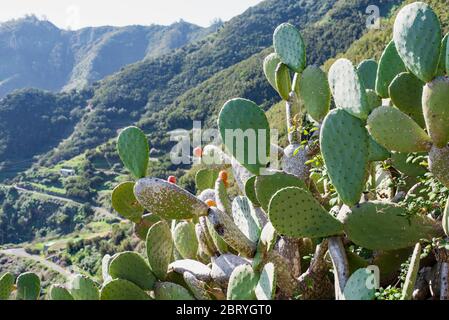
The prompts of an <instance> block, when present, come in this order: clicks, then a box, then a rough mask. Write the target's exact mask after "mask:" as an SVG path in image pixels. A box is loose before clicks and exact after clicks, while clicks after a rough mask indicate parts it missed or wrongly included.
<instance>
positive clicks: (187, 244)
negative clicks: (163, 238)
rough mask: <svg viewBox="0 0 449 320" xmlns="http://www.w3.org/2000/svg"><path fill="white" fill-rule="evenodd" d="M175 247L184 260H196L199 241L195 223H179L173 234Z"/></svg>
mask: <svg viewBox="0 0 449 320" xmlns="http://www.w3.org/2000/svg"><path fill="white" fill-rule="evenodd" d="M173 240H174V243H175V247H176V249H177V250H178V252H179V253H180V255H181V256H182V257H183V258H184V259H194V258H196V254H197V252H198V239H197V238H196V233H195V224H194V223H193V222H187V221H182V222H179V223H178V224H177V225H176V227H175V230H174V232H173Z"/></svg>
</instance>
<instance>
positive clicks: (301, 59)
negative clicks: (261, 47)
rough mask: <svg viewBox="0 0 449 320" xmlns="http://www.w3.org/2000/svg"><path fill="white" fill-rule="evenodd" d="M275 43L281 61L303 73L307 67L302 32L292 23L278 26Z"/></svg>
mask: <svg viewBox="0 0 449 320" xmlns="http://www.w3.org/2000/svg"><path fill="white" fill-rule="evenodd" d="M273 45H274V49H275V50H276V53H277V54H278V56H279V58H280V59H281V61H282V62H283V63H284V64H286V65H287V66H288V67H289V68H290V69H292V70H294V71H295V72H297V73H301V72H302V71H303V70H304V68H305V67H306V46H305V44H304V41H303V39H302V36H301V33H300V32H299V30H298V29H296V27H295V26H293V25H292V24H290V23H283V24H281V25H280V26H279V27H277V28H276V30H275V31H274V35H273Z"/></svg>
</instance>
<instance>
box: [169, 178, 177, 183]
mask: <svg viewBox="0 0 449 320" xmlns="http://www.w3.org/2000/svg"><path fill="white" fill-rule="evenodd" d="M167 182H169V183H172V184H176V183H177V180H176V177H175V176H169V177H168V179H167Z"/></svg>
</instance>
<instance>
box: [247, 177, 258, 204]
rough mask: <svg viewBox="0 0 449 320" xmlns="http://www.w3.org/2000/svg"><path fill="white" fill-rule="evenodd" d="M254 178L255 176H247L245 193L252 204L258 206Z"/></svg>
mask: <svg viewBox="0 0 449 320" xmlns="http://www.w3.org/2000/svg"><path fill="white" fill-rule="evenodd" d="M256 178H257V176H252V177H251V178H249V179H248V180H247V181H246V183H245V195H246V196H247V197H248V199H249V200H250V201H251V202H252V204H253V205H254V206H255V207H260V203H259V200H258V199H257V195H256V188H255V184H256Z"/></svg>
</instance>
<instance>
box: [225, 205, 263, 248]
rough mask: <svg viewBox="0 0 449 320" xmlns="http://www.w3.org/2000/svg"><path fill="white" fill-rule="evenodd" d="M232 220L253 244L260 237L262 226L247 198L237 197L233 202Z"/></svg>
mask: <svg viewBox="0 0 449 320" xmlns="http://www.w3.org/2000/svg"><path fill="white" fill-rule="evenodd" d="M232 218H233V219H234V223H235V224H236V225H237V227H238V228H239V229H240V231H242V232H243V234H244V235H245V236H246V237H247V238H248V239H249V240H251V241H252V242H255V243H256V242H257V241H258V240H259V237H260V232H261V226H260V223H259V220H258V218H257V215H256V211H255V209H254V207H253V205H252V204H251V203H250V202H249V200H248V198H246V197H236V198H235V199H234V201H233V202H232Z"/></svg>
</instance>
